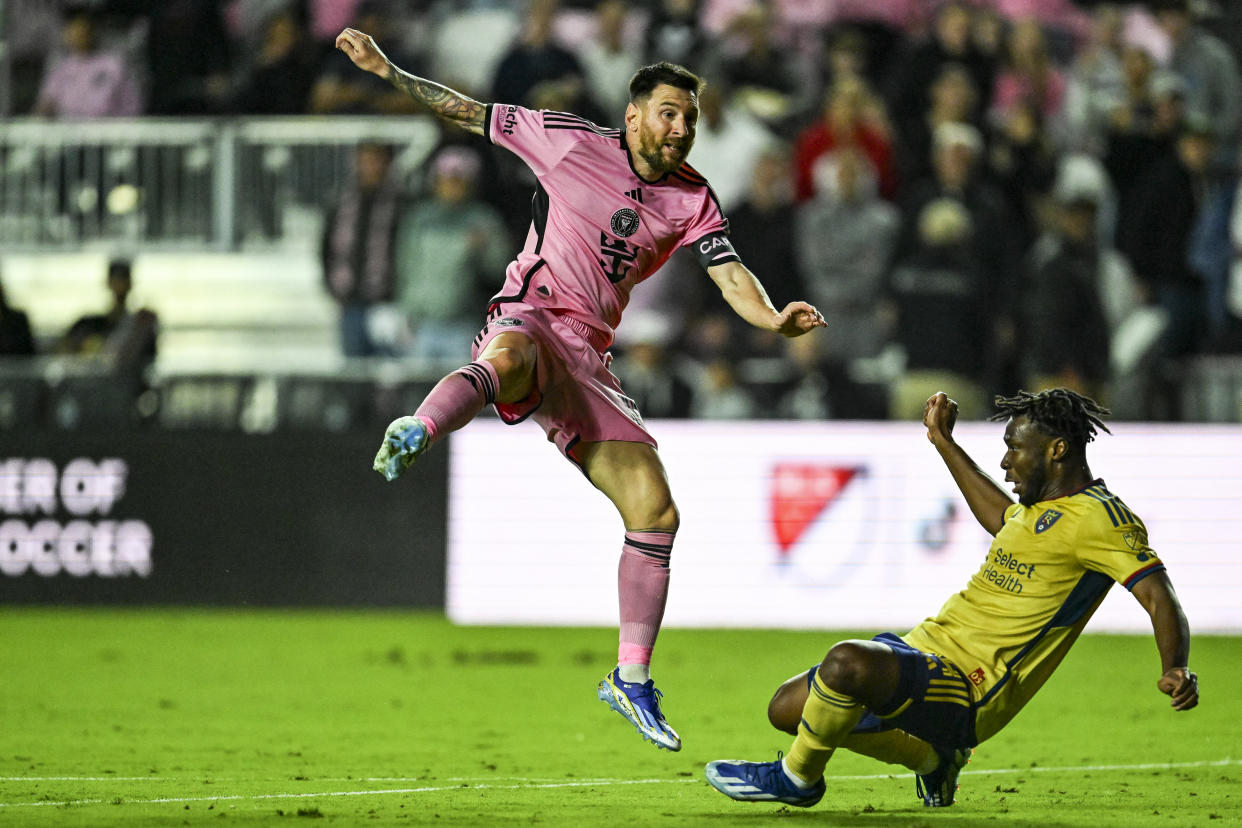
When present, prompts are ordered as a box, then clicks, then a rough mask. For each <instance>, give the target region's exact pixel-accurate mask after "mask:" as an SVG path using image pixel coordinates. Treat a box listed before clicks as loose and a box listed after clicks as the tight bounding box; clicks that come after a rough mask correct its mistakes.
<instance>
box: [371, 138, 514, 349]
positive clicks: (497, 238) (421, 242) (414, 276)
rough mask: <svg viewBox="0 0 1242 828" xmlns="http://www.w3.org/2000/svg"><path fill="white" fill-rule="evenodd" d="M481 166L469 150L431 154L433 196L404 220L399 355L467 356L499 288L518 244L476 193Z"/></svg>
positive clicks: (399, 273) (400, 241) (399, 240)
mask: <svg viewBox="0 0 1242 828" xmlns="http://www.w3.org/2000/svg"><path fill="white" fill-rule="evenodd" d="M481 168H482V162H481V161H480V160H479V156H478V154H477V153H476V152H475V151H474V150H472V149H467V148H465V147H455V146H449V147H445V148H444V149H442V150H440V152H439V153H438V154H436V155H435V156H433V158H432V161H431V163H430V169H429V175H430V181H429V187H428V194H427V196H426V197H425V198H423V199H420V200H419V201H417V202H416V203H415V204H414V205H413V207H412V208H411V209H410V210H409V211H408V213H407V214H406V215H405V216H404V218H403V219H402V220H401V222H400V226H399V228H398V230H397V242H396V264H397V268H396V272H397V286H396V304H397V308H398V310H399V311H400V313H401V316H402V321H403V323H404V326H405V332H404V334H405V335H404V337H403V343H402V347H401V348H400V350H401V351H402V352H403V353H404V354H406V355H408V356H411V357H414V358H417V359H424V360H435V361H444V362H446V363H448V362H451V363H453V364H454V365H456V364H458V363H460V362H461V360H462V359H464V358H468V357H469V349H470V337H471V336H472V335H473V334H474V332H475V331H476V330H477V329H478V328H479V326H480V324H481V320H482V318H483V316H484V315H485V313H486V310H487V299H488V297H489V296H490V295H491V293H492V292H493V289H494V288H495V287H496V286H498V285H499V284H500V280H501V277H502V275H503V273H504V269H505V265H506V264H508V261H509V253H510V250H511V249H512V244H511V242H510V239H509V237H508V234H507V232H506V230H505V227H504V222H503V220H502V219H501V217H500V215H499V214H498V213H497V212H496V210H495V209H494V208H492V207H491V206H490V205H488V204H487V203H485V202H483V201H481V200H480V199H479V198H478V196H477V194H476V185H477V183H478V180H479V173H480V170H481Z"/></svg>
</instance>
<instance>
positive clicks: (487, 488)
mask: <svg viewBox="0 0 1242 828" xmlns="http://www.w3.org/2000/svg"><path fill="white" fill-rule="evenodd" d="M649 425H650V430H651V432H652V433H653V434H654V435H655V436H656V438H657V439H658V440H660V455H661V457H662V458H663V460H664V463H665V464H666V466H667V469H668V475H669V479H670V482H671V484H672V487H673V495H674V497H675V498H676V501H677V505H678V507H679V509H680V511H681V518H682V522H681V529H680V531H679V532H678V535H677V540H676V544H675V546H674V549H673V557H672V582H671V586H670V595H669V600H668V607H667V610H666V615H665V624H666V625H668V626H686V627H781V628H808V629H860V630H873V629H885V630H888V629H892V630H897V631H903V630H905V629H908V628H910V627H911V626H913V625H914V624H916V623H918V622H919V621H921V620H922V619H923V618H925V617H927V616H929V615H932V614H934V613H935V612H936V610H937V609H938V608H939V607H940V604H941V603H942V602H943V601H944V599H945V598H947V597H948V596H949V595H950V594H951V593H953V592H956V591H957V590H960V589H961V588H962V587H963V586H965V584H966V582H967V581H968V580H969V578H970V577H971V575H972V574H973V573H975V572H976V571H977V570H979V569H980V567H981V565H982V564H983V562H984V559H985V557H986V556H987V553H988V546H989V542H990V541H991V538H990V536H989V535H988V534H987V533H986V532H985V531H984V530H983V529H982V528H981V527H980V526H979V524H978V523H977V522H976V521H975V519H974V517H973V516H972V515H971V513H970V510H969V509H968V508H967V507H966V504H965V501H964V500H963V499H962V497H961V495H960V493H959V492H958V490H957V487H956V486H955V485H954V483H953V480H952V478H951V477H950V475H949V473H948V471H947V470H946V468H945V467H944V465H943V463H942V462H941V460H940V458H939V456H938V455H937V453H936V451H935V449H934V448H933V447H932V446H931V444H930V443H929V442H928V441H927V438H926V433H925V430H924V429H923V428H922V427H921V426H920V425H918V424H915V423H858V422H826V423H800V422H766V423H720V424H712V423H707V422H685V421H665V422H654V423H651V424H649ZM1110 427H1111V428H1112V431H1113V435H1112V436H1110V435H1108V434H1103V435H1101V436H1100V438H1099V439H1097V440H1096V441H1095V442H1093V443H1091V444H1090V445H1089V447H1088V458H1089V461H1090V465H1091V468H1092V471H1093V473H1094V474H1095V475H1096V476H1097V477H1101V478H1103V479H1104V481H1105V483H1106V484H1107V485H1108V487H1109V489H1110V490H1111V491H1112V492H1113V493H1115V494H1116V495H1117V496H1119V497H1120V498H1121V499H1122V500H1123V501H1124V502H1125V503H1126V504H1127V506H1129V508H1130V509H1131V510H1133V511H1134V513H1136V514H1138V515H1139V516H1140V517H1141V518H1142V519H1143V520H1144V522H1145V523H1146V525H1147V528H1148V530H1149V534H1150V539H1151V545H1152V547H1153V548H1154V549H1155V550H1156V551H1157V552H1158V553H1159V554H1160V555H1161V557H1162V558H1163V559H1164V561H1165V563H1166V564H1167V566H1168V568H1169V572H1170V575H1171V577H1172V579H1173V582H1174V585H1175V586H1176V588H1177V590H1178V593H1179V595H1180V597H1181V600H1182V603H1183V605H1184V606H1185V608H1186V613H1187V615H1188V616H1189V619H1190V623H1191V625H1192V628H1193V630H1195V631H1196V632H1208V631H1222V632H1223V631H1231V632H1238V631H1242V609H1239V604H1238V602H1237V600H1236V595H1235V591H1236V584H1237V583H1238V581H1239V578H1240V577H1242V556H1239V554H1238V552H1237V539H1238V538H1239V537H1242V428H1239V427H1237V426H1203V425H1195V426H1190V425H1176V426H1175V425H1148V424H1137V423H1115V424H1110ZM1003 429H1004V427H1003V425H1002V424H999V423H961V424H959V425H958V427H957V430H956V434H957V437H958V441H959V442H960V443H961V444H962V445H963V446H964V447H965V448H966V449H967V451H969V452H970V454H971V455H972V456H973V457H974V459H975V461H976V462H977V463H978V464H979V465H980V466H981V467H982V468H983V469H984V470H985V471H986V472H988V473H989V474H991V475H993V477H994V479H996V480H998V481H1000V480H1003V478H1004V473H1003V472H1002V471H1001V470H1000V467H999V463H1000V459H1001V455H1002V454H1003V452H1004V444H1003V442H1002V439H1001V436H1002V433H1003ZM518 432H521V433H518ZM540 438H541V435H540V434H539V432H538V429H537V427H536V426H534V425H533V424H530V423H523V424H521V425H518V426H514V427H510V428H506V427H505V426H502V425H500V424H498V423H495V422H476V423H474V424H473V425H472V426H471V427H470V428H468V429H465V430H464V431H462V432H459V433H457V434H455V435H454V436H453V438H452V441H451V449H452V460H451V465H450V468H451V470H452V474H451V476H450V494H449V506H448V514H449V523H448V550H449V559H448V587H447V608H448V613H449V616H450V618H452V619H453V620H454V621H457V622H460V623H468V624H565V625H578V624H581V625H605V626H610V625H614V624H616V623H617V597H616V580H617V557H618V555H619V553H620V549H621V541H622V533H623V531H624V529H623V527H622V525H621V522H620V519H619V518H618V517H617V515H616V513H615V511H614V510H613V508H612V506H611V505H610V504H609V503H608V502H607V500H606V499H605V498H604V497H603V496H602V495H601V494H600V493H599V492H597V491H595V490H594V489H593V488H592V487H591V486H590V485H589V484H588V483H587V482H586V481H585V480H583V478H582V475H581V473H579V471H578V470H577V469H576V468H575V467H574V466H573V465H572V464H570V463H568V462H567V461H566V460H565V459H563V458H562V457H561V456H560V455H559V454H558V453H557V452H556V450H555V449H554V448H552V446H551V445H549V444H547V443H545V442H543V441H542V440H541V439H540ZM1089 629H1091V630H1096V631H1105V630H1108V631H1125V632H1149V631H1150V629H1151V627H1150V622H1149V620H1148V617H1147V614H1146V613H1145V612H1144V611H1143V609H1142V608H1141V607H1140V606H1139V604H1138V602H1137V601H1135V600H1134V599H1133V598H1131V597H1130V596H1129V594H1128V593H1126V592H1125V590H1123V589H1122V588H1121V587H1114V588H1113V590H1112V591H1111V593H1110V594H1109V596H1108V598H1107V599H1106V600H1105V602H1104V605H1103V606H1102V607H1101V608H1100V610H1099V611H1098V612H1097V613H1096V615H1095V617H1094V619H1093V621H1092V623H1091V625H1090V627H1089Z"/></svg>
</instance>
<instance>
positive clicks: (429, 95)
mask: <svg viewBox="0 0 1242 828" xmlns="http://www.w3.org/2000/svg"><path fill="white" fill-rule="evenodd" d="M336 48H338V49H340V50H341V51H342V52H344V53H345V54H346V55H348V56H349V59H350V60H352V61H353V62H354V65H355V66H357V67H358V68H359V69H362V70H365V71H367V72H370V73H371V74H373V75H379V76H380V77H381V78H383V79H384V80H386V81H388V82H389V83H391V84H392V85H393V86H395V87H397V88H398V89H400V90H401V91H402V92H404V93H406V94H407V95H409V96H410V97H411V98H413V99H414V100H416V101H418V102H419V103H421V104H423V105H424V106H426V107H427V108H428V109H430V110H431V111H432V112H434V113H435V114H437V115H439V116H440V117H441V118H443V119H444V120H446V121H452V122H453V123H455V124H457V125H458V126H460V127H461V128H462V129H464V130H466V131H467V132H473V133H474V134H475V135H482V134H483V119H484V118H486V117H487V106H486V105H485V104H481V103H479V102H478V101H476V100H474V99H472V98H468V97H466V96H465V95H462V94H461V93H459V92H454V91H453V90H452V89H449V88H448V87H447V86H441V85H440V84H438V83H435V82H434V81H429V80H426V79H425V78H420V77H416V76H414V75H411V74H410V73H409V72H405V71H403V70H401V69H398V68H397V67H396V65H394V64H393V62H392V61H390V60H389V59H388V58H387V57H386V56H385V55H384V53H383V52H381V51H380V47H379V46H377V45H375V40H374V39H373V38H372V37H371V36H370V35H369V34H366V33H365V32H360V31H358V30H357V29H346V30H345V31H343V32H341V33H340V34H339V35H337V38H336Z"/></svg>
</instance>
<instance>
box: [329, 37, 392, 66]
mask: <svg viewBox="0 0 1242 828" xmlns="http://www.w3.org/2000/svg"><path fill="white" fill-rule="evenodd" d="M336 48H338V49H340V50H341V51H342V52H344V53H345V54H346V55H347V56H348V57H349V59H350V60H352V61H353V62H354V65H355V66H357V67H358V68H359V69H362V70H364V71H367V72H370V73H371V74H373V75H379V76H380V77H383V76H384V75H386V74H388V58H387V57H385V56H384V53H383V52H381V51H380V47H379V46H376V45H375V39H374V38H372V37H371V36H370V35H369V34H367V33H366V32H360V31H358V30H357V29H346V30H345V31H343V32H341V33H340V34H339V35H337V36H336Z"/></svg>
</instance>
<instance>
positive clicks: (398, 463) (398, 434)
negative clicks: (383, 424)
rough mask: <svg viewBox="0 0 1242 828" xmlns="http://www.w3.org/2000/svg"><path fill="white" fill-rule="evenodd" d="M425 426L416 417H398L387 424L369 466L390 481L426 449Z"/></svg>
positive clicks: (428, 442) (428, 443)
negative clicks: (377, 449) (382, 439)
mask: <svg viewBox="0 0 1242 828" xmlns="http://www.w3.org/2000/svg"><path fill="white" fill-rule="evenodd" d="M430 443H431V441H430V440H429V439H428V435H427V426H426V425H424V424H423V421H422V420H420V419H419V418H417V417H399V418H397V419H395V420H393V421H392V422H391V423H389V425H388V430H387V431H385V432H384V442H383V443H382V444H380V448H379V451H378V452H376V454H375V462H374V463H372V464H371V468H373V469H375V470H376V471H377V472H379V473H380V474H382V475H384V479H385V480H387V481H389V482H392V481H393V480H396V479H397V478H398V477H400V476H401V473H402V472H403V471H405V470H406V469H408V468H409V467H410V466H412V465H413V464H414V461H415V460H417V459H418V456H419V455H420V454H422V453H423V452H424V451H426V450H427V446H428V445H430Z"/></svg>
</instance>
